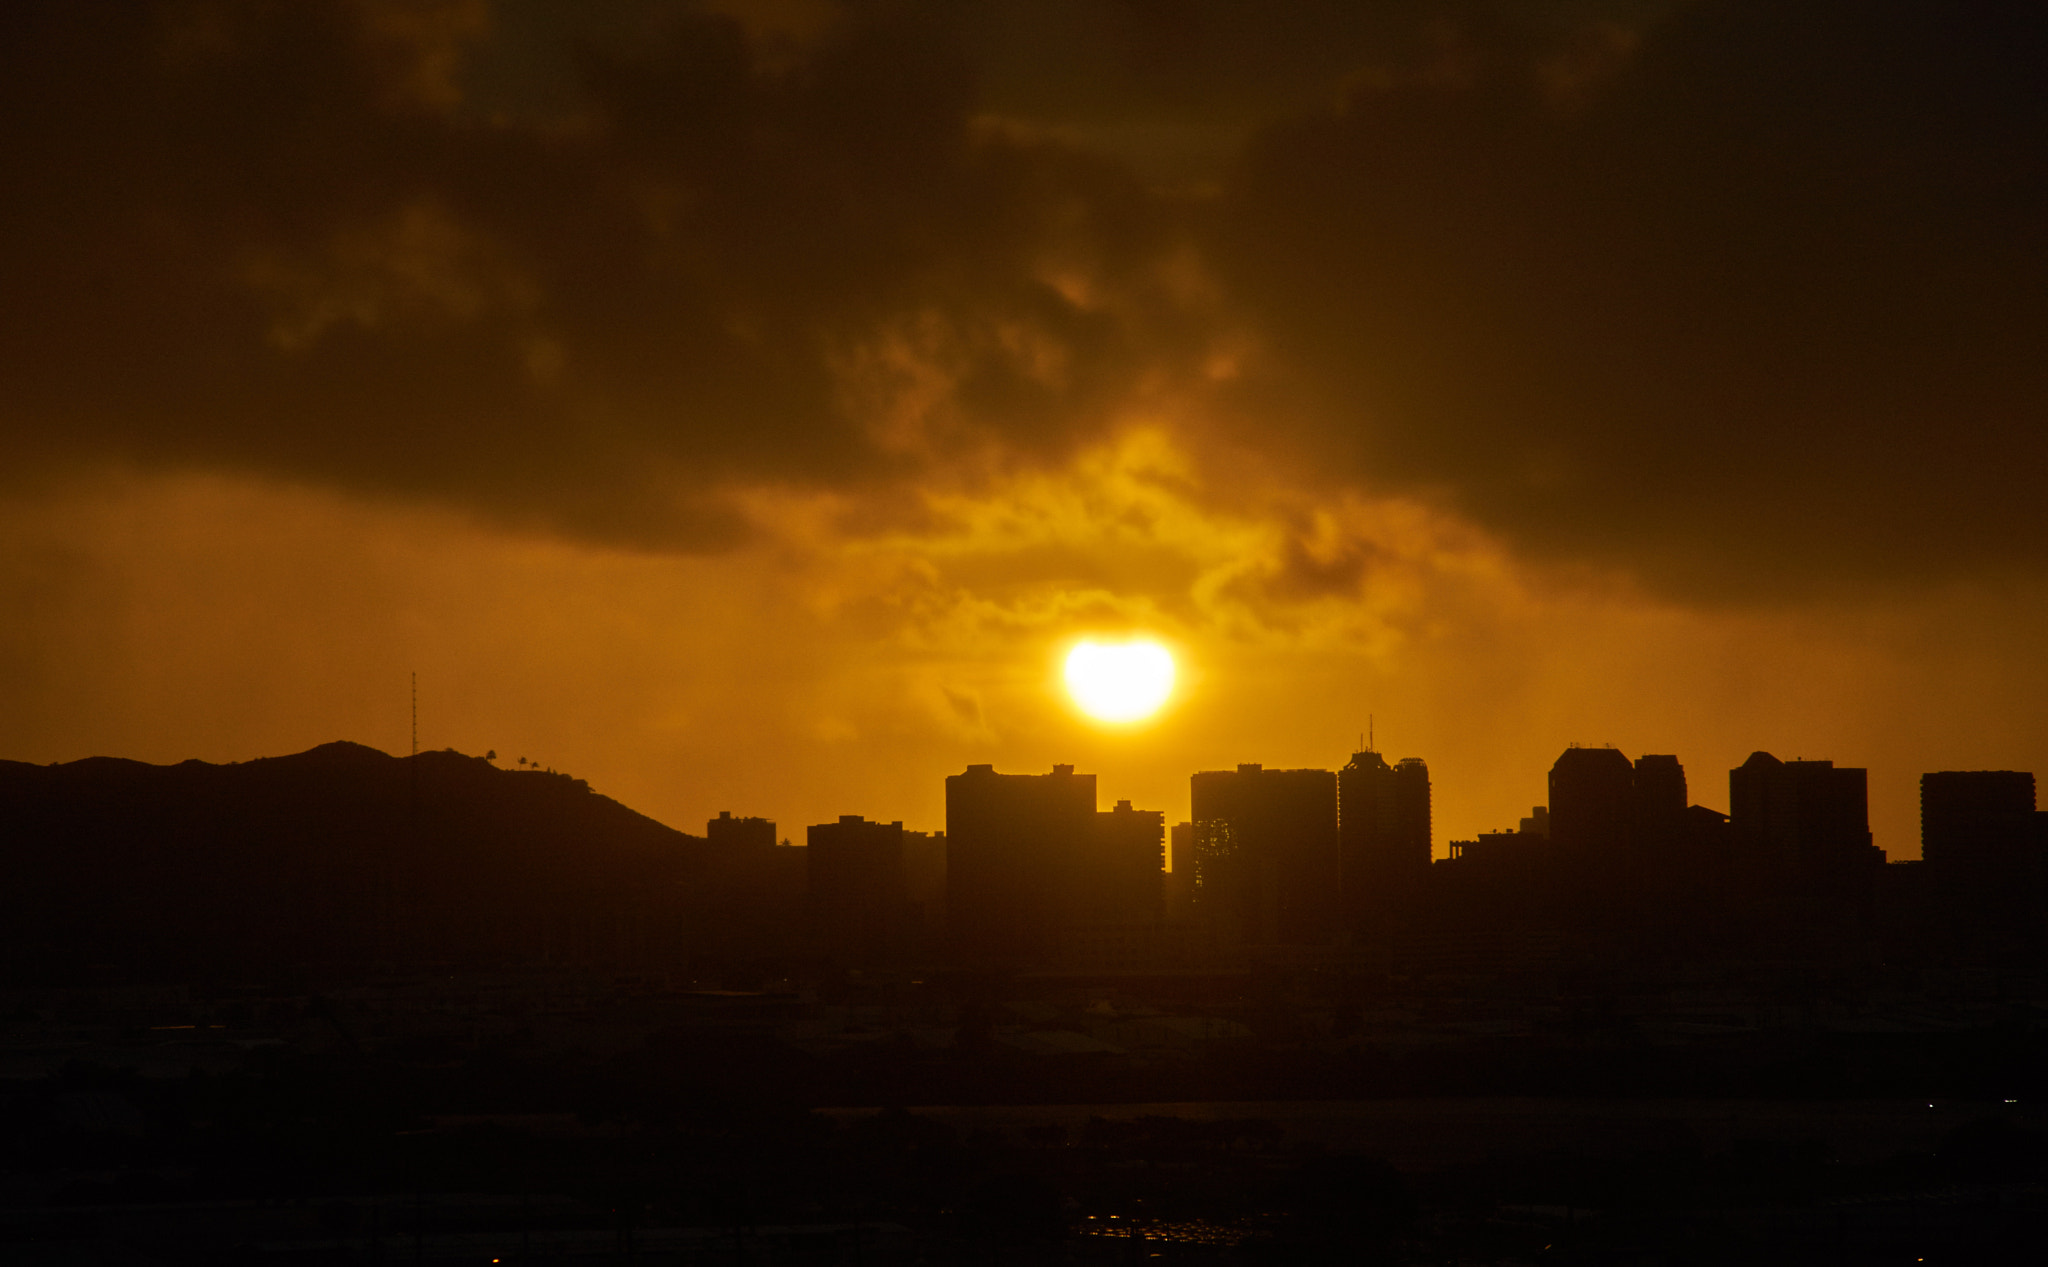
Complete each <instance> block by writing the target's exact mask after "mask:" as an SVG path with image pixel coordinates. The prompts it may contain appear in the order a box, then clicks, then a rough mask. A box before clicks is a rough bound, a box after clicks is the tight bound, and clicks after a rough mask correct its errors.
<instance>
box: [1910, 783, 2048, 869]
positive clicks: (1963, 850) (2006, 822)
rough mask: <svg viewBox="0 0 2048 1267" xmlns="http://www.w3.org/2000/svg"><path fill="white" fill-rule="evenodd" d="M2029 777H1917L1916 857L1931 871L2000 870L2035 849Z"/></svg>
mask: <svg viewBox="0 0 2048 1267" xmlns="http://www.w3.org/2000/svg"><path fill="white" fill-rule="evenodd" d="M2038 823H2039V819H2038V818H2037V816H2036V813H2035V810H2034V776H2033V775H2032V774H2028V773H2025V772H2023V771H2019V770H1944V771H1941V772H1939V773H1936V774H1923V775H1921V776H1920V857H1921V860H1922V861H1924V862H1926V863H1927V864H1928V865H1929V866H1932V867H1937V868H1944V867H1950V868H1974V867H1985V866H1988V867H1990V868H1992V869H1994V870H2006V869H2010V867H2011V866H2012V865H2013V864H2014V863H2015V862H2017V861H2019V860H2020V859H2022V858H2028V859H2029V861H2030V860H2031V859H2030V855H2031V853H2032V851H2033V849H2034V848H2035V847H2036V846H2037V844H2038V843H2039V842H2038V836H2039V830H2040V829H2039V826H2038Z"/></svg>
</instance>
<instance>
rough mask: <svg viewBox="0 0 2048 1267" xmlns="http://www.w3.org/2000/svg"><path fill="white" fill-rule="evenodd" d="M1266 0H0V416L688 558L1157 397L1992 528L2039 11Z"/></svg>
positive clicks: (1224, 424)
mask: <svg viewBox="0 0 2048 1267" xmlns="http://www.w3.org/2000/svg"><path fill="white" fill-rule="evenodd" d="M1263 11H1264V7H1263V6H1238V5H1230V4H1220V3H1193V4H1187V5H1169V6H1150V5H1131V6H1128V7H1127V8H1110V9H1104V8H1101V7H1090V6H1081V7H1074V6H1036V7H1034V6H1019V5H1005V4H984V5H979V6H932V7H928V8H927V7H921V6H915V5H912V6H881V7H878V8H868V7H865V6H853V7H847V8H840V7H838V6H832V5H822V4H821V5H815V6H804V5H788V6H768V5H718V6H702V7H699V6H689V5H673V6H671V5H660V4H618V5H613V6H608V7H593V8H592V9H591V10H590V11H589V13H588V14H586V15H585V16H584V17H583V18H581V19H578V20H568V19H563V18H562V17H561V16H560V15H559V14H554V15H553V16H552V17H550V16H548V14H549V11H548V10H547V9H546V8H545V7H544V6H542V7H535V6H526V5H522V4H517V3H504V4H499V5H495V6H494V5H491V4H488V3H484V2H483V0H411V2H404V3H401V2H398V0H316V2H309V3H306V4H294V5H262V4H244V3H236V2H233V0H190V2H184V3H164V4H158V5H136V6H77V5H70V4H63V3H23V4H18V5H11V6H8V9H7V12H6V14H5V16H4V17H0V23H4V24H5V25H4V30H0V49H4V51H0V57H4V59H5V61H4V65H0V119H4V120H5V122H4V123H0V146H4V148H5V152H6V153H8V154H9V155H10V160H9V162H10V166H11V179H10V186H11V188H12V189H13V190H14V191H15V195H14V196H11V197H10V198H9V200H8V205H7V207H6V209H5V210H0V217H4V221H5V222H4V224H0V279H4V285H5V291H6V293H7V294H8V296H9V298H10V303H9V304H8V305H7V308H6V310H5V314H4V316H0V385H4V389H5V404H4V406H0V429H4V430H0V434H4V437H5V440H6V443H7V444H8V446H9V448H10V450H11V451H13V452H14V453H16V454H19V455H21V457H22V459H23V460H22V461H21V462H19V463H16V464H14V472H15V476H16V478H21V477H22V476H23V475H24V474H34V473H36V472H38V471H42V472H47V471H51V470H62V469H76V468H77V467H79V466H81V465H85V466H90V465H93V464H97V463H102V462H105V461H109V460H113V461H119V462H125V463H140V464H144V465H152V466H168V467H173V468H179V469H201V470H205V469H223V470H239V471H246V472H255V473H260V474H265V475H277V476H284V477H287V478H292V479H297V480H303V481H307V482H310V483H314V484H323V485H331V486H336V487H341V488H345V489H350V490H354V491H357V492H369V493H373V494H378V495H396V496H401V497H407V498H417V499H425V500H428V501H434V502H441V503H446V504H452V505H456V506H460V507H464V508H467V509H470V510H475V511H481V512H483V513H485V514H486V515H488V516H491V517H494V518H497V519H500V520H504V521H510V522H515V523H520V524H525V525H530V526H535V527H539V528H542V529H544V530H547V531H552V532H559V533H563V534H567V535H569V536H571V537H575V538H580V539H586V540H604V541H613V542H625V543H632V544H635V545H638V546H643V547H654V548H690V549H699V548H717V547H720V546H721V545H725V544H730V543H732V542H734V541H736V540H738V539H740V538H742V537H743V536H745V535H746V534H747V532H748V531H749V530H750V523H749V519H748V513H747V510H746V498H747V495H748V490H758V489H762V488H785V489H787V488H809V489H813V490H832V491H837V492H842V493H848V494H858V495H859V496H860V497H861V498H862V499H864V500H863V501H862V506H861V508H860V509H858V510H857V511H855V510H849V512H848V514H849V517H848V519H847V520H846V527H847V530H849V531H856V532H858V531H861V530H863V525H864V524H870V525H871V524H873V523H876V522H880V521H886V520H890V519H891V517H892V516H901V515H906V514H915V513H918V507H919V503H920V502H921V500H922V499H923V498H924V497H925V496H926V495H928V494H929V493H930V492H931V491H932V490H934V489H947V488H960V487H973V486H975V485H976V482H977V481H986V480H988V479H990V478H993V477H994V476H995V475H996V474H997V473H1000V472H1003V471H1009V470H1018V469H1046V470H1057V469H1060V468H1061V466H1062V464H1063V463H1065V462H1067V461H1068V460H1069V459H1071V458H1072V456H1073V455H1074V454H1075V453H1077V452H1079V451H1080V450H1081V449H1083V448H1085V447H1087V446H1089V445H1092V444H1097V443H1101V442H1103V441H1105V440H1107V439H1109V438H1110V437H1112V436H1113V435H1115V434H1118V433H1120V432H1121V431H1123V430H1125V429H1128V428H1130V427H1132V426H1134V425H1143V426H1164V427H1167V428H1169V429H1170V430H1172V431H1173V432H1174V434H1175V435H1176V436H1177V437H1178V440H1179V443H1180V444H1181V446H1182V447H1183V448H1184V449H1185V450H1186V451H1188V452H1189V453H1191V454H1192V455H1193V456H1194V460H1195V461H1197V462H1198V463H1201V464H1204V465H1205V469H1209V470H1212V471H1215V470H1223V471H1230V470H1237V469H1240V467H1241V464H1242V463H1244V462H1245V461H1247V460H1249V461H1252V462H1254V463H1255V464H1256V466H1257V468H1258V470H1259V471H1260V472H1261V474H1262V478H1270V479H1271V480H1272V481H1277V482H1278V483H1279V484H1281V485H1286V486H1293V487H1298V488H1304V489H1317V490H1320V493H1319V496H1323V497H1325V498H1328V499H1341V498H1342V497H1344V496H1347V495H1353V494H1359V493H1365V494H1375V495H1378V494H1390V495H1398V496H1408V497H1421V498H1424V499H1427V500H1432V501H1434V502H1436V503H1437V504H1439V505H1441V506H1444V507H1446V508H1449V509H1450V510H1452V511H1454V512H1455V513H1458V514H1461V515H1463V516H1466V517H1467V518H1469V519H1471V520H1473V521H1476V522H1478V523H1480V524H1483V525H1485V526H1486V527H1488V528H1489V529H1491V530H1492V531H1495V532H1497V533H1499V534H1502V536H1503V537H1504V538H1505V539H1506V540H1507V541H1509V542H1510V543H1511V544H1513V545H1514V546H1517V547H1519V548H1522V549H1524V550H1526V551H1529V552H1533V553H1538V554H1543V555H1547V556H1550V557H1552V558H1561V559H1566V560H1587V561H1592V562H1594V563H1596V564H1597V565H1599V566H1602V567H1618V568H1621V569H1624V570H1630V571H1634V572H1636V573H1638V574H1640V575H1643V576H1646V577H1648V578H1650V579H1651V580H1652V581H1653V582H1654V583H1656V584H1660V585H1664V586H1668V587H1674V588H1675V589H1678V590H1683V591H1687V592H1693V593H1700V592H1711V593H1722V594H1726V593H1747V594H1754V593H1762V592H1774V591H1784V590H1788V589H1789V590H1803V589H1810V588H1811V587H1813V586H1814V585H1816V584H1837V583H1843V582H1845V581H1846V582H1849V583H1860V582H1862V581H1865V580H1869V579H1874V578H1898V577H1900V576H1904V577H1907V578H1909V579H1914V580H1922V581H1924V580H1930V579H1939V578H1941V577H1943V576H1946V575H1954V574H1956V573H1959V572H1971V571H1977V570H1982V569H1985V568H2014V567H2017V568H2020V569H2023V570H2027V571H2033V570H2037V569H2038V567H2039V565H2040V564H2041V563H2042V562H2043V561H2044V560H2043V552H2044V547H2048V523H2044V519H2043V511H2042V510H2041V507H2042V505H2043V502H2042V499H2040V498H2038V497H2036V496H2032V495H2031V491H2032V487H2033V485H2034V483H2036V482H2037V473H2038V472H2039V471H2040V470H2042V469H2044V467H2048V427H2043V426H2041V425H2040V419H2041V416H2042V409H2043V405H2044V404H2048V379H2044V375H2048V369H2044V367H2048V307H2044V306H2048V253H2044V242H2043V230H2042V227H2041V226H2042V225H2043V224H2048V169H2044V163H2048V160H2044V158H2043V155H2048V134H2044V127H2043V124H2044V92H2048V89H2044V87H2043V85H2044V84H2048V76H2044V75H2043V74H2042V73H2040V72H2041V71H2042V70H2043V67H2042V66H2041V65H2040V62H2041V50H2042V49H2043V48H2044V47H2048V39H2044V38H2043V37H2044V35H2048V31H2044V30H2043V22H2044V19H2042V18H2041V17H2040V16H2039V15H2038V14H2035V13H2033V12H2032V11H2030V10H2026V9H2023V8H2019V7H2015V6H2004V5H1988V4H1987V5H1971V4H1954V3H1943V4H1926V5H1886V6H1880V7H1879V8H1878V9H1872V8H1871V6H1867V5H1861V4H1851V3H1834V4H1821V5H1806V6H1800V7H1799V8H1798V10H1797V12H1796V13H1795V12H1792V11H1789V10H1786V9H1785V8H1784V6H1780V5H1772V4H1762V3H1748V2H1740V3H1737V2H1714V0H1703V2H1701V3H1695V4H1687V5H1678V6H1671V5H1640V4H1638V5H1624V4H1608V5H1604V6H1602V5H1577V6H1574V5H1559V6H1555V7H1552V8H1538V7H1531V6H1492V5H1473V4H1422V3H1418V4H1412V5H1396V6H1389V7H1385V8H1381V9H1378V10H1376V11H1375V13H1374V15H1373V16H1372V17H1371V18H1370V19H1369V20H1368V19H1359V18H1355V17H1346V16H1344V12H1343V7H1342V6H1340V7H1338V8H1337V9H1332V10H1331V11H1330V12H1328V13H1321V12H1320V11H1318V12H1315V13H1310V14H1309V15H1308V16H1307V17H1302V16H1301V15H1298V14H1297V15H1293V16H1290V17H1288V18H1286V19H1284V20H1283V19H1279V18H1271V19H1261V18H1260V17H1259V16H1258V14H1259V13H1260V12H1263ZM1207 487H1209V488H1210V489H1211V490H1212V492H1211V496H1213V497H1216V498H1226V497H1228V496H1230V495H1231V488H1232V482H1231V481H1229V480H1217V479H1212V480H1210V481H1208V484H1207ZM878 516H879V519H878V518H877V517H878ZM1318 566H1319V567H1320V568H1321V569H1322V571H1321V572H1320V573H1319V574H1318V575H1320V576H1321V577H1322V578H1323V580H1322V581H1321V582H1318V583H1334V582H1333V581H1332V578H1337V579H1342V578H1341V577H1340V576H1339V572H1333V571H1331V570H1330V569H1331V567H1332V566H1333V565H1332V564H1330V562H1329V561H1328V560H1327V559H1326V560H1324V561H1323V562H1322V563H1320V564H1318ZM1340 571H1341V569H1340ZM1304 575H1307V574H1306V573H1304Z"/></svg>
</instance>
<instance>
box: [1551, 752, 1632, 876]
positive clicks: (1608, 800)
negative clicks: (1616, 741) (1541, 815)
mask: <svg viewBox="0 0 2048 1267" xmlns="http://www.w3.org/2000/svg"><path fill="white" fill-rule="evenodd" d="M1635 779H1636V771H1635V763H1634V762H1632V761H1630V760H1629V759H1628V758H1627V757H1625V756H1623V755H1622V754H1621V752H1620V751H1618V750H1617V749H1614V748H1581V747H1579V746H1578V745H1576V744H1574V745H1572V746H1571V747H1569V748H1566V749H1565V750H1564V752H1563V753H1562V754H1561V755H1560V756H1559V757H1558V759H1557V761H1556V763H1555V764H1553V765H1552V766H1551V767H1550V840H1551V843H1552V844H1553V845H1555V846H1556V847H1557V852H1558V858H1559V860H1560V862H1562V863H1564V864H1565V865H1567V866H1569V867H1572V868H1575V869H1586V868H1593V869H1599V868H1602V867H1611V866H1614V865H1618V864H1619V863H1620V862H1621V861H1622V860H1623V859H1624V858H1625V857H1626V856H1627V855H1628V852H1629V847H1630V844H1631V842H1632V841H1633V838H1634V835H1635V832H1634V827H1635V822H1636V817H1637V815H1636V793H1635Z"/></svg>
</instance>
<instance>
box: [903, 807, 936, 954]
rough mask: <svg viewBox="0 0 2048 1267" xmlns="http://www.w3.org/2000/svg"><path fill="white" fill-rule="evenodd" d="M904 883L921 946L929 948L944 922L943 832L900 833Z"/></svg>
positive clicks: (905, 893) (905, 894)
mask: <svg viewBox="0 0 2048 1267" xmlns="http://www.w3.org/2000/svg"><path fill="white" fill-rule="evenodd" d="M903 887H904V896H905V897H906V899H907V900H908V901H909V903H910V910H911V915H912V918H913V920H914V922H915V924H916V938H917V942H918V946H919V947H920V948H921V949H929V948H930V944H931V943H935V941H936V939H937V938H938V936H939V934H940V932H941V930H943V929H944V928H945V926H946V833H944V832H942V831H906V832H904V833H903Z"/></svg>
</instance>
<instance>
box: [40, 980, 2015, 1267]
mask: <svg viewBox="0 0 2048 1267" xmlns="http://www.w3.org/2000/svg"><path fill="white" fill-rule="evenodd" d="M727 984H730V982H716V981H704V980H690V979H687V978H659V977H653V976H647V975H639V976H621V975H615V974H602V975H601V974H594V973H590V972H570V971H565V970H552V971H533V972H527V973H520V974H511V973H496V974H485V973H452V972H451V973H439V974H410V975H393V976H391V977H388V978H384V979H379V980H375V981H367V982H366V981H355V982H352V983H346V984H345V983H341V982H334V981H329V982H318V981H311V980H301V981H299V982H297V983H296V984H295V985H293V983H284V984H276V983H273V984H269V985H264V986H261V987H258V986H252V985H243V986H227V985H220V984H214V985H192V984H187V985H180V986H162V985H158V986H149V987H143V986H127V987H112V986H107V987H87V986H73V987H69V988H67V989H65V990H61V991H56V990H51V991H43V992H17V993H15V994H14V995H11V996H9V998H8V999H7V1000H6V1001H5V1006H6V1007H7V1008H8V1011H7V1013H6V1014H5V1015H6V1017H7V1027H6V1040H5V1043H4V1049H0V1075H4V1081H0V1149H4V1153H0V1166H4V1174H0V1260H4V1261H7V1262H9V1263H66V1264H70V1263H215V1262H252V1263H369V1262H409V1261H420V1262H427V1261H431V1262H474V1263H489V1262H493V1261H497V1262H504V1263H514V1262H523V1261H524V1262H574V1261H580V1262H592V1263H595V1262H643V1263H664V1262H667V1263H735V1264H737V1263H896V1262H930V1263H950V1262H962V1263H977V1264H984V1263H1010V1264H1026V1263H1041V1262H1047V1263H1050V1262H1104V1263H1138V1262H1154V1261H1157V1262H1164V1263H1170V1262H1218V1263H1224V1262H1228V1263H1310V1262H1347V1263H1349V1262H1368V1263H1369V1262H1386V1263H1738V1262H1741V1263H1756V1262H1761V1263H1772V1262H1783V1263H1914V1262H1928V1263H1942V1262H2032V1261H2043V1260H2044V1259H2048V1231H2044V1227H2048V1124H2044V1122H2043V1114H2042V1112H2041V1108H2040V1105H2042V1104H2043V1103H2048V1099H2043V1097H2044V1096H2048V1086H2044V1085H2043V1083H2044V1082H2048V1076H2044V1073H2048V1062H2044V1061H2043V1059H2042V1056H2043V1054H2044V1046H2048V1036H2044V1031H2043V1027H2042V1017H2043V1009H2042V1008H2041V1007H2040V1006H2038V1004H2037V1003H2036V1002H2034V1001H2033V1000H2032V999H2031V998H2030V997H2028V992H2027V991H2026V990H2024V989H2021V988H2019V987H2020V986H2024V985H2025V983H2018V984H2017V985H2016V984H2015V983H2011V982H1997V981H1979V982H1976V983H1975V985H1974V987H1972V988H1970V989H1965V988H1963V986H1961V985H1959V984H1958V983H1956V982H1946V981H1945V982H1940V983H1937V984H1938V986H1939V989H1938V990H1937V992H1936V993H1934V994H1931V995H1915V994H1912V993H1910V992H1906V993H1900V992H1897V991H1892V992H1889V993H1887V992H1883V991H1877V992H1872V991H1869V990H1865V991H1863V992H1861V993H1858V992H1857V991H1856V990H1854V989H1851V988H1850V984H1848V983H1836V984H1835V986H1834V987H1833V989H1832V992H1831V993H1830V994H1828V995H1827V996H1826V997H1827V998H1828V999H1831V1000H1833V1001H1830V1002H1821V1001H1818V1000H1817V999H1816V998H1812V997H1809V998H1806V999H1805V1000H1804V1001H1801V1000H1799V999H1797V998H1792V999H1790V1000H1789V1001H1788V1000H1787V998H1785V997H1783V996H1774V995H1769V994H1764V993H1758V992H1756V991H1744V990H1742V989H1738V988H1734V987H1731V986H1728V985H1726V984H1725V983H1724V984H1723V985H1722V986H1720V987H1717V988H1716V989H1713V990H1709V989H1707V988H1705V987H1703V986H1697V985H1696V986H1695V987H1694V988H1691V989H1689V990H1682V989H1676V988H1673V987H1670V986H1668V985H1667V986H1664V987H1660V988H1658V989H1655V990H1651V989H1648V988H1647V987H1645V988H1641V989H1638V990H1636V991H1635V992H1629V991H1627V990H1622V989H1619V988H1618V987H1615V985H1614V983H1609V986H1610V988H1608V989H1605V990H1604V991H1603V992H1599V993H1595V994H1581V993H1575V990H1576V989H1578V988H1579V987H1569V988H1568V987H1554V988H1552V989H1550V990H1548V991H1543V990H1535V989H1533V988H1527V986H1526V983H1525V988H1523V989H1520V990H1518V991H1512V992H1505V993H1504V992H1503V991H1502V990H1501V988H1500V987H1501V983H1498V982H1493V983H1485V982H1477V981H1469V982H1464V983H1458V982H1450V981H1437V982H1432V983H1429V988H1428V989H1427V990H1426V991H1415V990H1411V991H1409V992H1406V993H1404V992H1402V991H1400V990H1398V989H1391V986H1390V984H1389V983H1385V982H1381V983H1378V984H1377V985H1376V986H1375V988H1374V989H1372V990H1365V989H1364V988H1363V987H1362V986H1361V984H1360V983H1358V982H1349V983H1344V982H1332V981H1328V980H1322V981H1318V980H1314V979H1303V978H1293V979H1286V978H1278V977H1273V976H1270V975H1268V976H1257V975H1252V976H1230V975H1228V974H1223V975H1219V976H1214V977H1210V978H1202V979H1192V978H1191V979H1185V980H1181V981H1178V982H1163V981H1159V980H1153V981H1149V982H1147V981H1137V980H1123V981H1117V980H1111V979H1101V978H1098V979H1085V978H1078V977H1066V978H1056V977H1045V978H1036V979H1019V978H1012V979H1006V980H992V979H971V978H960V979H952V980H917V979H912V978H909V977H903V978H898V979H887V980H884V979H870V978H859V977H840V978H834V979H827V980H822V981H800V982H790V981H766V982H750V983H748V984H749V985H750V986H753V987H757V988H748V989H726V988H722V987H723V986H725V985H727ZM1394 984H1398V983H1394ZM1964 984H1966V985H1967V984H1968V983H1964ZM1482 987H1485V988H1482ZM1932 998H1940V999H1943V1000H1947V1001H1946V1002H1941V1003H1935V1002H1931V1001H1930V999H1932ZM1958 1000H1962V1001H1958Z"/></svg>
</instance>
